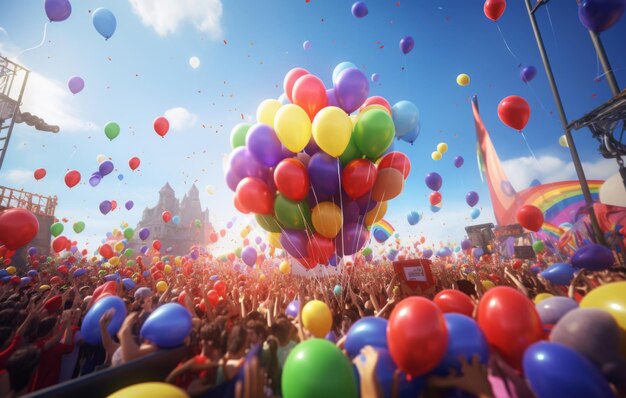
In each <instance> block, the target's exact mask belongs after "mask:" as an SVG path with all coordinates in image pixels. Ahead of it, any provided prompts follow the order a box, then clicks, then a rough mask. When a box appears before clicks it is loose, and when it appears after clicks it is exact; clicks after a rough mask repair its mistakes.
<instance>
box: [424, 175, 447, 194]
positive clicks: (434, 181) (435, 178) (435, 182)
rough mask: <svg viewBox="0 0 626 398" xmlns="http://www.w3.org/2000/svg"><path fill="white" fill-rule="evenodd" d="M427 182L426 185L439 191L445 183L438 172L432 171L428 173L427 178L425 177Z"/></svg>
mask: <svg viewBox="0 0 626 398" xmlns="http://www.w3.org/2000/svg"><path fill="white" fill-rule="evenodd" d="M424 182H426V186H427V187H428V188H430V189H432V190H433V191H438V190H439V189H440V188H441V185H443V178H441V176H440V175H439V174H438V173H435V172H432V173H428V174H426V178H425V179H424Z"/></svg>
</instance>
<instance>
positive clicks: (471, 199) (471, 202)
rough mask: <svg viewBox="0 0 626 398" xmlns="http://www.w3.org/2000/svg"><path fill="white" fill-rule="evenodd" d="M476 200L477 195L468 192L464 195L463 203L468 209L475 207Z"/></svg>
mask: <svg viewBox="0 0 626 398" xmlns="http://www.w3.org/2000/svg"><path fill="white" fill-rule="evenodd" d="M478 199H479V197H478V193H476V192H474V191H469V192H468V193H466V194H465V203H467V205H468V206H470V207H474V206H476V204H477V203H478Z"/></svg>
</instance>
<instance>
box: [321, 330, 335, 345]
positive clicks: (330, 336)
mask: <svg viewBox="0 0 626 398" xmlns="http://www.w3.org/2000/svg"><path fill="white" fill-rule="evenodd" d="M324 338H325V339H326V340H328V341H330V342H331V343H336V342H337V335H336V334H335V332H333V331H332V330H331V331H330V332H328V334H327V335H326V337H324Z"/></svg>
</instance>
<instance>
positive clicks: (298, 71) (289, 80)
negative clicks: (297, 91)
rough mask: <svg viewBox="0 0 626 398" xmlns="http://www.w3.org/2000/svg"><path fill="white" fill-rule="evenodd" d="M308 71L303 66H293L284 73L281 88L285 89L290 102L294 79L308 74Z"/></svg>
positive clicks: (291, 100)
mask: <svg viewBox="0 0 626 398" xmlns="http://www.w3.org/2000/svg"><path fill="white" fill-rule="evenodd" d="M308 74H309V71H308V70H306V69H303V68H293V69H292V70H290V71H289V72H287V74H286V75H285V79H284V80H283V89H284V90H285V95H286V96H287V98H289V101H290V102H293V99H292V96H291V91H292V90H293V86H294V85H295V84H296V81H297V80H298V79H299V78H301V77H302V76H304V75H308Z"/></svg>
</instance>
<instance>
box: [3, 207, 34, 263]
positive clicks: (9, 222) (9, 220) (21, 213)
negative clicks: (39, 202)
mask: <svg viewBox="0 0 626 398" xmlns="http://www.w3.org/2000/svg"><path fill="white" fill-rule="evenodd" d="M38 231H39V221H37V217H35V215H34V214H33V213H31V212H30V211H28V210H26V209H19V208H17V209H8V210H5V211H3V212H1V213H0V243H2V244H4V246H6V248H7V249H9V250H17V249H19V248H20V247H22V246H24V245H26V244H27V243H28V242H30V241H31V240H33V239H34V238H35V236H36V235H37V232H38ZM7 257H10V256H7Z"/></svg>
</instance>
